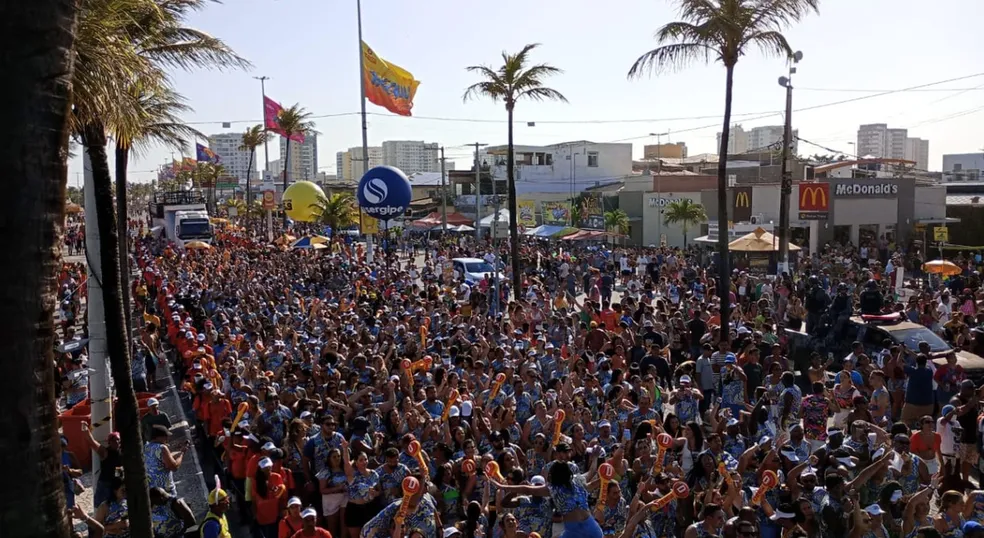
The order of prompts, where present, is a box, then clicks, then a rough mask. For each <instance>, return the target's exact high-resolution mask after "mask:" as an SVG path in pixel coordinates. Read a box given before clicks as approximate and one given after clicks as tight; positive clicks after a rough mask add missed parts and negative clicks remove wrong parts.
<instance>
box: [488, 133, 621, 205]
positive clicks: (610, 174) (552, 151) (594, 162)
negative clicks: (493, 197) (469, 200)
mask: <svg viewBox="0 0 984 538" xmlns="http://www.w3.org/2000/svg"><path fill="white" fill-rule="evenodd" d="M506 151H507V146H489V147H488V148H486V149H485V152H484V154H483V153H482V152H480V153H479V158H480V159H483V160H484V159H491V162H489V165H490V166H491V168H492V174H493V177H495V178H496V179H497V180H505V179H506V162H507V161H506ZM514 157H515V168H514V170H515V177H516V193H517V194H527V195H533V196H527V198H536V199H542V200H560V199H566V198H569V197H570V194H571V192H573V193H575V194H577V193H579V192H581V191H583V190H584V189H586V188H588V187H596V186H600V185H604V184H607V183H613V182H615V181H621V180H624V179H626V178H628V177H630V176H632V144H629V143H624V144H616V143H595V142H588V141H586V140H580V141H575V142H564V143H561V144H553V145H550V146H523V145H516V146H514ZM537 195H539V196H537Z"/></svg>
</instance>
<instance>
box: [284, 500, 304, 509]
mask: <svg viewBox="0 0 984 538" xmlns="http://www.w3.org/2000/svg"><path fill="white" fill-rule="evenodd" d="M300 505H301V500H300V499H298V498H297V497H291V498H290V500H288V501H287V507H288V508H290V507H291V506H300Z"/></svg>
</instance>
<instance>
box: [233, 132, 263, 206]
mask: <svg viewBox="0 0 984 538" xmlns="http://www.w3.org/2000/svg"><path fill="white" fill-rule="evenodd" d="M269 139H270V133H269V132H268V131H267V130H266V129H264V128H263V126H262V125H254V126H252V127H250V128H248V129H246V132H245V133H243V141H242V143H240V144H239V150H240V151H248V152H249V166H247V167H246V214H244V215H243V216H249V206H250V204H251V203H252V201H253V197H252V191H251V190H250V185H249V184H250V179H252V178H250V177H249V174H250V171H251V170H253V161H254V160H255V159H256V148H258V147H260V146H262V145H263V144H264V143H265V142H266V141H267V140H269Z"/></svg>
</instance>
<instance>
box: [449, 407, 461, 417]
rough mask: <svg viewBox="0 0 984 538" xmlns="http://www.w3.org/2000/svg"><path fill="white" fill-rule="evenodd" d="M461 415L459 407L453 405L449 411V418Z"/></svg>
mask: <svg viewBox="0 0 984 538" xmlns="http://www.w3.org/2000/svg"><path fill="white" fill-rule="evenodd" d="M459 415H461V409H458V406H457V405H452V406H451V409H449V410H448V416H449V417H456V416H459Z"/></svg>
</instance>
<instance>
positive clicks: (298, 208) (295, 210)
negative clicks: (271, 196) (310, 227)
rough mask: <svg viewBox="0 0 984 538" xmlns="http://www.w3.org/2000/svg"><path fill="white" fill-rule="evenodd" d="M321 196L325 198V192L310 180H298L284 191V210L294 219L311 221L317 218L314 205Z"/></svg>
mask: <svg viewBox="0 0 984 538" xmlns="http://www.w3.org/2000/svg"><path fill="white" fill-rule="evenodd" d="M322 198H325V192H324V191H323V190H321V187H319V186H317V185H315V184H314V183H311V182H310V181H298V182H297V183H294V184H293V185H291V186H289V187H287V190H286V191H284V197H283V202H284V211H286V212H287V216H288V217H290V218H291V219H293V220H295V221H298V222H313V221H315V220H317V218H318V211H317V209H316V208H315V207H314V205H315V204H316V203H317V202H318V200H319V199H322Z"/></svg>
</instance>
